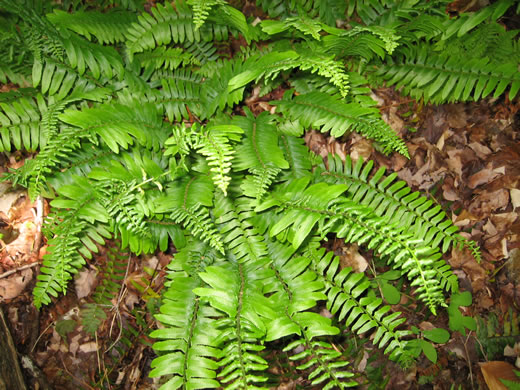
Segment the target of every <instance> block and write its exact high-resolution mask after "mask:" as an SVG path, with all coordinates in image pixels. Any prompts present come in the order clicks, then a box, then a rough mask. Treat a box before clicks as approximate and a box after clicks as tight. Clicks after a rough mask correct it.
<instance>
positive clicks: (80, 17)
mask: <svg viewBox="0 0 520 390" xmlns="http://www.w3.org/2000/svg"><path fill="white" fill-rule="evenodd" d="M47 19H49V21H50V22H51V23H52V24H54V25H55V26H60V27H62V28H67V29H69V30H71V31H74V32H76V33H77V34H80V35H83V36H84V37H85V38H87V39H88V40H89V41H90V40H92V36H94V37H95V38H96V39H97V41H98V42H99V43H101V44H106V43H119V42H124V41H125V32H126V31H127V30H128V28H129V27H130V26H131V24H132V23H133V22H135V21H137V17H136V16H135V13H134V12H129V11H111V12H106V13H102V12H98V11H76V12H74V13H69V12H64V11H61V10H58V9H56V10H54V13H52V14H48V15H47Z"/></svg>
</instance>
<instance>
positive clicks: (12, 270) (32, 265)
mask: <svg viewBox="0 0 520 390" xmlns="http://www.w3.org/2000/svg"><path fill="white" fill-rule="evenodd" d="M38 265H40V263H38V262H36V263H30V264H25V265H22V266H20V267H17V268H13V269H11V270H9V271H6V272H4V273H3V274H0V279H3V278H7V277H8V276H9V275H12V274H15V273H17V272H18V271H23V270H24V269H28V268H32V267H36V266H38Z"/></svg>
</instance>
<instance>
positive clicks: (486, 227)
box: [482, 219, 498, 236]
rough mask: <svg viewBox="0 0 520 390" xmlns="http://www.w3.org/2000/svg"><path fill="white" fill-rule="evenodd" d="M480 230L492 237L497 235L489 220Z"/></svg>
mask: <svg viewBox="0 0 520 390" xmlns="http://www.w3.org/2000/svg"><path fill="white" fill-rule="evenodd" d="M482 229H483V230H484V231H485V232H486V233H487V235H489V236H494V235H496V234H498V230H497V228H496V227H495V225H493V222H491V219H488V220H487V222H486V223H485V225H484V226H482Z"/></svg>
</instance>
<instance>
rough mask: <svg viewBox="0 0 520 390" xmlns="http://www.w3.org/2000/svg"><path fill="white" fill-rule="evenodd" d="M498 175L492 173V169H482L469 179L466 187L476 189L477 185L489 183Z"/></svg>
mask: <svg viewBox="0 0 520 390" xmlns="http://www.w3.org/2000/svg"><path fill="white" fill-rule="evenodd" d="M499 175H500V174H499V173H497V172H495V171H493V170H492V169H489V168H484V169H482V170H480V171H478V172H477V173H475V174H473V175H471V176H470V177H469V179H468V187H469V188H476V187H478V186H479V185H482V184H486V183H489V182H491V181H492V180H493V179H495V178H497V177H498V176H499Z"/></svg>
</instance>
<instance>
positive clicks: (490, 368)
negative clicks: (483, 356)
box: [479, 362, 518, 390]
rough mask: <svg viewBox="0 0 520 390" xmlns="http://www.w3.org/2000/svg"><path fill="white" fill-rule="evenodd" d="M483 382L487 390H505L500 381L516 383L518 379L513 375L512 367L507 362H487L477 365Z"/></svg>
mask: <svg viewBox="0 0 520 390" xmlns="http://www.w3.org/2000/svg"><path fill="white" fill-rule="evenodd" d="M479 364H480V369H481V370H482V374H483V375H484V380H485V381H486V384H487V385H488V387H489V390H507V387H506V385H504V384H503V383H502V382H501V381H500V379H506V380H509V381H514V382H518V377H517V376H516V375H515V373H514V371H513V370H514V367H513V366H512V365H511V364H509V363H507V362H487V363H479Z"/></svg>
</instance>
